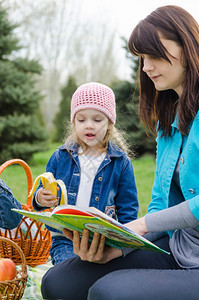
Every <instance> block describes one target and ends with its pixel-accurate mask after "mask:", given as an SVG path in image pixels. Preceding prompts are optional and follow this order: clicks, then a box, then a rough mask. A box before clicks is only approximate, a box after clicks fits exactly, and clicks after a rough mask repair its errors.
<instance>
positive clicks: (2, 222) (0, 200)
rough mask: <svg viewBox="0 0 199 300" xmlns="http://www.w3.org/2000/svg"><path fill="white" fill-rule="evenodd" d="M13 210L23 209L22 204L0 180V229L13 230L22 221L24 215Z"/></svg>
mask: <svg viewBox="0 0 199 300" xmlns="http://www.w3.org/2000/svg"><path fill="white" fill-rule="evenodd" d="M11 208H19V209H21V204H20V203H19V202H18V201H17V200H16V199H15V197H14V196H13V193H12V191H11V189H10V188H9V187H8V186H7V184H5V182H4V181H3V180H1V179H0V227H1V228H4V229H13V228H15V227H17V226H18V225H19V223H20V221H21V218H22V215H20V214H18V213H16V212H14V211H12V210H11Z"/></svg>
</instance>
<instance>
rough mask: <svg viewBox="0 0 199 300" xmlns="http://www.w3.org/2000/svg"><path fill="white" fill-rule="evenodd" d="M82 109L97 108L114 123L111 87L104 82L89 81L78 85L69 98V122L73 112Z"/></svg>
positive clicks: (113, 101)
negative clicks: (70, 98)
mask: <svg viewBox="0 0 199 300" xmlns="http://www.w3.org/2000/svg"><path fill="white" fill-rule="evenodd" d="M82 109H96V110H99V111H101V112H102V113H104V114H105V115H106V116H107V117H108V118H109V119H110V120H111V122H112V123H113V124H115V121H116V111H115V95H114V93H113V91H112V90H111V88H109V87H108V86H106V85H104V84H101V83H97V82H90V83H85V84H82V85H80V87H79V88H78V89H77V90H76V91H75V93H74V94H73V96H72V100H71V122H73V120H74V117H75V114H76V113H77V112H78V111H80V110H82Z"/></svg>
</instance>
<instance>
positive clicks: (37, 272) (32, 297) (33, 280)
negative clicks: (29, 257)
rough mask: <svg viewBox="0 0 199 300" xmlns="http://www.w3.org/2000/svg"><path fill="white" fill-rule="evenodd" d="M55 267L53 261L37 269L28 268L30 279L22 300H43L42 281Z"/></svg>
mask: <svg viewBox="0 0 199 300" xmlns="http://www.w3.org/2000/svg"><path fill="white" fill-rule="evenodd" d="M52 266H53V265H52V263H51V260H49V261H48V262H47V263H46V264H43V265H39V266H36V267H34V268H33V267H30V266H27V271H28V279H27V285H26V288H25V291H24V294H23V297H22V298H21V299H23V300H42V299H43V297H42V295H41V279H42V277H43V275H44V274H45V273H46V272H47V271H48V269H49V268H51V267H52Z"/></svg>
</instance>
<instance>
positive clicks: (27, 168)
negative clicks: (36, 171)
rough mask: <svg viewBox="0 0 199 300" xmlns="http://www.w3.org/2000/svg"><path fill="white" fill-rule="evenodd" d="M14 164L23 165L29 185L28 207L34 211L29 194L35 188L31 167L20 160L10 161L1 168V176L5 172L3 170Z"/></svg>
mask: <svg viewBox="0 0 199 300" xmlns="http://www.w3.org/2000/svg"><path fill="white" fill-rule="evenodd" d="M13 164H19V165H21V166H22V167H23V168H24V170H25V172H26V176H27V183H28V196H27V204H26V206H27V208H28V209H32V196H30V197H29V194H30V191H31V189H32V186H33V179H32V172H31V169H30V167H29V165H28V164H27V163H26V162H25V161H23V160H22V159H18V158H15V159H10V160H8V161H6V162H5V163H3V164H2V165H1V166H0V174H1V173H2V172H3V170H5V168H7V167H8V166H10V165H13Z"/></svg>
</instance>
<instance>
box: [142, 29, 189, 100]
mask: <svg viewBox="0 0 199 300" xmlns="http://www.w3.org/2000/svg"><path fill="white" fill-rule="evenodd" d="M159 37H160V41H161V42H162V44H163V46H164V47H165V48H166V50H167V52H168V53H166V54H167V57H168V58H169V60H170V62H171V63H170V62H169V61H167V60H165V59H163V58H158V59H157V58H154V57H151V56H150V55H142V57H143V69H142V70H143V71H144V72H145V73H146V74H147V75H148V77H149V78H150V79H151V80H152V81H153V83H154V86H155V88H156V89H157V90H158V91H164V90H169V89H172V90H174V91H175V92H176V93H177V94H178V96H179V97H180V96H181V94H182V91H183V82H184V78H185V74H186V61H185V57H184V53H183V49H182V47H181V46H180V45H179V44H177V43H176V42H175V41H172V40H168V39H165V38H163V37H161V34H159Z"/></svg>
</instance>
